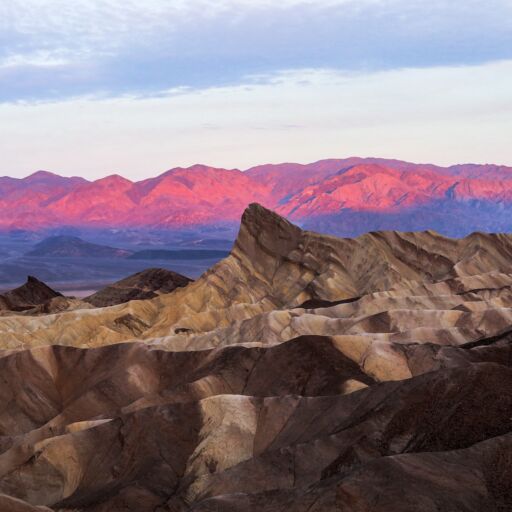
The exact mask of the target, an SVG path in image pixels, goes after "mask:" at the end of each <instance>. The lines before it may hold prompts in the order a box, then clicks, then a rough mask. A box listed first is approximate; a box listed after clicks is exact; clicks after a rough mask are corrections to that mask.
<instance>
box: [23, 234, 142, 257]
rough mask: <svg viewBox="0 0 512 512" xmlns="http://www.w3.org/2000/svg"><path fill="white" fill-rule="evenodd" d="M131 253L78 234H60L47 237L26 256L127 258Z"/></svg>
mask: <svg viewBox="0 0 512 512" xmlns="http://www.w3.org/2000/svg"><path fill="white" fill-rule="evenodd" d="M131 254H132V253H131V252H130V251H127V250H125V249H117V248H115V247H108V246H106V245H99V244H93V243H91V242H86V241H85V240H82V239H81V238H78V237H76V236H68V235H59V236H51V237H49V238H45V239H44V240H43V241H42V242H39V243H38V244H37V245H36V246H35V247H34V248H33V249H32V250H31V251H30V252H28V253H27V254H26V256H32V257H48V256H53V257H56V258H65V257H72V258H126V257H127V256H130V255H131Z"/></svg>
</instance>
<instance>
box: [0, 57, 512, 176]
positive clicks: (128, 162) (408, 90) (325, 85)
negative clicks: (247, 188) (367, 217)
mask: <svg viewBox="0 0 512 512" xmlns="http://www.w3.org/2000/svg"><path fill="white" fill-rule="evenodd" d="M0 119H1V120H2V124H1V126H0V128H2V133H1V136H0V155H1V156H0V171H1V173H2V174H10V175H13V174H14V175H27V174H30V173H31V172H33V171H35V170H37V169H39V168H45V169H48V170H53V171H57V172H62V173H65V174H77V173H78V174H82V175H84V176H87V177H89V178H93V177H100V176H103V175H107V174H111V173H113V172H118V173H121V174H123V175H126V176H127V177H131V178H134V179H137V178H138V179H140V178H143V177H147V176H150V175H154V174H155V173H157V172H159V171H163V170H165V169H168V168H169V167H171V166H174V165H191V164H193V163H197V162H201V163H208V164H211V165H219V166H225V167H230V168H231V167H238V168H240V167H242V168H243V167H249V166H251V165H255V164H258V163H263V162H269V161H274V162H278V161H290V160H296V161H302V162H307V161H314V160H318V159H320V158H324V157H341V156H350V155H354V154H356V155H360V156H384V157H390V158H403V159H407V160H411V161H432V162H434V163H445V164H450V163H458V162H466V161H475V162H485V161H488V162H495V163H503V164H509V165H511V164H512V154H511V152H510V133H512V60H510V61H503V62H494V63H491V64H483V65H477V66H456V67H432V68H424V69H402V70H388V71H373V72H365V73H363V72H357V73H351V72H346V71H339V70H333V69H324V70H303V71H293V72H291V71H288V72H285V73H282V74H278V75H276V76H275V77H274V78H273V79H272V80H270V81H267V82H258V83H253V84H251V85H250V86H247V85H245V84H242V85H231V86H222V87H212V88H208V89H187V90H183V91H180V92H179V93H174V94H172V95H161V96H160V97H145V98H137V100H136V101H134V98H133V96H126V97H122V98H104V99H101V100H98V99H94V100H86V99H76V100H66V101H60V102H49V103H38V104H28V105H10V104H4V105H0Z"/></svg>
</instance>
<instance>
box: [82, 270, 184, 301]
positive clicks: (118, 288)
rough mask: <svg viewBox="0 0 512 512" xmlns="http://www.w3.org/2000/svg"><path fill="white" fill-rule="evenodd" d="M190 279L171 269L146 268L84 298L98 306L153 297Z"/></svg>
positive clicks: (169, 290) (170, 290) (167, 291)
mask: <svg viewBox="0 0 512 512" xmlns="http://www.w3.org/2000/svg"><path fill="white" fill-rule="evenodd" d="M191 281H192V280H191V279H189V278H188V277H185V276H182V275H181V274H178V273H176V272H172V271H171V270H166V269H164V268H148V269H147V270H143V271H142V272H137V273H136V274H133V275H132V276H129V277H126V278H125V279H121V280H120V281H117V282H116V283H113V284H111V285H109V286H106V287H105V288H103V289H101V290H99V291H97V292H96V293H94V294H93V295H90V296H89V297H87V298H85V299H84V300H85V302H88V303H89V304H92V305H93V306H95V307H98V308H102V307H105V306H115V305H116V304H122V303H124V302H129V301H130V300H142V299H153V298H154V297H157V296H158V295H161V294H163V293H170V292H172V291H174V290H176V288H181V287H182V286H186V285H187V284H188V283H190V282H191Z"/></svg>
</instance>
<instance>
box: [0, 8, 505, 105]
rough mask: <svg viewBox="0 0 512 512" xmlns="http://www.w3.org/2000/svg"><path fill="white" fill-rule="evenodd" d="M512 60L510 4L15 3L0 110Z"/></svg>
mask: <svg viewBox="0 0 512 512" xmlns="http://www.w3.org/2000/svg"><path fill="white" fill-rule="evenodd" d="M507 58H512V4H511V3H510V2H509V1H508V0H488V1H487V2H485V3H484V2H481V1H479V0H478V1H477V0H466V1H465V2H453V1H448V0H431V1H429V2H425V1H424V0H409V1H405V0H314V1H312V0H309V1H306V0H282V1H281V2H275V1H270V0H260V1H257V0H219V1H215V2H214V1H211V0H173V1H172V2H171V1H168V0H145V1H144V2H140V1H139V0H124V1H121V0H74V1H73V2H69V1H68V0H23V1H21V0H10V1H9V2H1V3H0V102H2V101H3V102H13V101H20V100H21V101H36V100H41V99H57V100H58V99H62V98H70V97H77V96H82V95H87V96H90V95H97V96H98V97H105V96H113V97H115V96H122V95H126V94H134V95H142V96H147V95H151V94H156V95H158V94H161V92H162V91H165V90H167V89H170V88H177V87H190V88H195V89H197V88H209V87H212V86H225V85H234V84H237V83H247V82H250V79H249V78H248V77H253V78H254V79H256V77H258V79H259V80H261V79H262V77H267V76H275V74H276V73H279V72H281V71H282V70H285V69H304V68H330V69H338V70H350V71H360V72H365V71H374V70H386V69H397V68H403V67H411V66H416V67H430V66H439V65H470V64H479V63H484V62H489V61H492V60H499V59H507Z"/></svg>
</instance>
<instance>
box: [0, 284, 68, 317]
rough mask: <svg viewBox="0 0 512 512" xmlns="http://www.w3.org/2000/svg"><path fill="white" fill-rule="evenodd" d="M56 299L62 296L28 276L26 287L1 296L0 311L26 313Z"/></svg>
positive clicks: (23, 286)
mask: <svg viewBox="0 0 512 512" xmlns="http://www.w3.org/2000/svg"><path fill="white" fill-rule="evenodd" d="M55 297H62V295H61V294H60V293H59V292H56V291H55V290H52V289H51V288H50V287H49V286H47V285H46V284H44V283H43V282H42V281H39V279H37V278H36V277H33V276H28V278H27V282H26V283H25V284H24V285H22V286H20V287H18V288H15V289H14V290H11V291H9V292H6V293H4V294H2V295H0V310H8V311H25V310H28V309H31V308H33V307H35V306H40V305H42V304H45V303H46V302H48V301H50V300H52V299H54V298H55Z"/></svg>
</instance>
